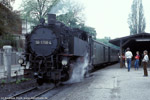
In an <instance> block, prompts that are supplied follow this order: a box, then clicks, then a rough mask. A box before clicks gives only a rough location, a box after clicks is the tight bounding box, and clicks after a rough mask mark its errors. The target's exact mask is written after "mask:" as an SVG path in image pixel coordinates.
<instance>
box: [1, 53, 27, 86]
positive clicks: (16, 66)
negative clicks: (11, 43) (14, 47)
mask: <svg viewBox="0 0 150 100" xmlns="http://www.w3.org/2000/svg"><path fill="white" fill-rule="evenodd" d="M21 53H22V52H16V51H12V54H11V76H12V77H13V76H16V74H15V73H14V72H17V74H18V75H23V69H24V68H23V67H21V66H20V65H19V64H18V59H19V58H20V57H22V55H21ZM3 56H4V51H2V50H0V79H3V78H7V76H6V75H5V74H6V73H5V71H4V57H3ZM0 83H1V82H0Z"/></svg>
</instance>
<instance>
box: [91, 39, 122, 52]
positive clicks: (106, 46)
mask: <svg viewBox="0 0 150 100" xmlns="http://www.w3.org/2000/svg"><path fill="white" fill-rule="evenodd" d="M93 41H94V42H96V43H98V44H102V45H104V46H106V47H110V48H112V49H116V50H119V49H117V48H114V47H112V46H108V45H106V44H104V43H102V42H99V41H97V40H94V39H93Z"/></svg>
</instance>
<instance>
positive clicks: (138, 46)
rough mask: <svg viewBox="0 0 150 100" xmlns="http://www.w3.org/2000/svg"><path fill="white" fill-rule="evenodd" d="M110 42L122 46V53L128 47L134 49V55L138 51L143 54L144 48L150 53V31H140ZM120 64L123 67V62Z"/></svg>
mask: <svg viewBox="0 0 150 100" xmlns="http://www.w3.org/2000/svg"><path fill="white" fill-rule="evenodd" d="M109 42H110V43H112V44H114V45H116V46H119V47H120V54H123V53H125V51H126V49H127V48H128V47H129V48H130V50H131V51H132V53H133V56H135V55H136V51H139V52H140V55H142V54H143V51H144V50H147V51H148V52H149V54H150V33H139V34H135V35H130V36H125V37H121V38H116V39H112V40H110V41H109ZM121 63H122V60H121ZM120 65H121V66H120V67H122V64H120Z"/></svg>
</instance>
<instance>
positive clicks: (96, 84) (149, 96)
mask: <svg viewBox="0 0 150 100" xmlns="http://www.w3.org/2000/svg"><path fill="white" fill-rule="evenodd" d="M148 70H149V69H148ZM149 73H150V71H149ZM47 96H50V100H150V76H149V77H143V69H142V68H140V69H139V70H138V71H135V70H134V69H133V68H132V69H131V71H130V72H127V69H126V68H119V64H115V65H112V66H110V67H107V68H104V69H102V70H99V71H97V72H94V73H93V76H92V77H89V78H86V79H85V80H84V81H83V82H80V83H75V84H73V85H71V86H70V85H69V86H68V87H67V88H65V89H62V90H60V91H59V92H57V93H56V94H54V95H53V96H52V94H50V93H49V94H47Z"/></svg>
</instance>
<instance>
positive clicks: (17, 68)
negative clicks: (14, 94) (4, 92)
mask: <svg viewBox="0 0 150 100" xmlns="http://www.w3.org/2000/svg"><path fill="white" fill-rule="evenodd" d="M23 69H24V68H23V67H21V66H20V65H11V76H12V77H14V76H16V74H15V73H14V72H15V71H17V72H18V76H20V75H23ZM4 70H5V68H4V66H0V79H2V78H6V73H5V71H4Z"/></svg>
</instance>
